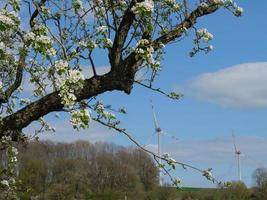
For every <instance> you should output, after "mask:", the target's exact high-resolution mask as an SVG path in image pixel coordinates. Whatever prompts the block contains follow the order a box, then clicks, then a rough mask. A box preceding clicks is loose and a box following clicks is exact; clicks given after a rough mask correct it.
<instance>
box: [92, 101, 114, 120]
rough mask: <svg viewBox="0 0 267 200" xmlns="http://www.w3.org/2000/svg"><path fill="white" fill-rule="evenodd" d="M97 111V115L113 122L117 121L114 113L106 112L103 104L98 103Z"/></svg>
mask: <svg viewBox="0 0 267 200" xmlns="http://www.w3.org/2000/svg"><path fill="white" fill-rule="evenodd" d="M95 110H96V112H97V114H99V115H100V116H101V117H103V118H104V119H108V120H113V119H116V116H115V114H114V113H112V112H108V111H106V110H105V107H104V105H103V103H102V102H97V104H96V107H95Z"/></svg>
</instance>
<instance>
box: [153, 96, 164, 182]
mask: <svg viewBox="0 0 267 200" xmlns="http://www.w3.org/2000/svg"><path fill="white" fill-rule="evenodd" d="M150 103H151V108H152V112H153V119H154V126H155V134H156V135H157V142H158V163H159V186H162V174H161V166H162V161H161V159H159V157H160V155H161V152H160V151H161V147H160V135H161V133H162V130H161V128H160V126H159V124H158V121H157V117H156V113H155V110H154V106H153V103H152V100H150Z"/></svg>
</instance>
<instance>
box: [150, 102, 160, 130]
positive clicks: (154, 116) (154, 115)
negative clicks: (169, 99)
mask: <svg viewBox="0 0 267 200" xmlns="http://www.w3.org/2000/svg"><path fill="white" fill-rule="evenodd" d="M150 103H151V108H152V113H153V119H154V125H155V130H157V129H158V128H159V124H158V120H157V117H156V113H155V110H154V106H153V103H152V100H150Z"/></svg>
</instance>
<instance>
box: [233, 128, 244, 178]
mask: <svg viewBox="0 0 267 200" xmlns="http://www.w3.org/2000/svg"><path fill="white" fill-rule="evenodd" d="M232 137H233V142H234V148H235V155H236V156H237V169H238V179H239V181H242V174H241V166H240V156H241V151H240V150H239V149H237V147H236V141H235V135H234V133H232Z"/></svg>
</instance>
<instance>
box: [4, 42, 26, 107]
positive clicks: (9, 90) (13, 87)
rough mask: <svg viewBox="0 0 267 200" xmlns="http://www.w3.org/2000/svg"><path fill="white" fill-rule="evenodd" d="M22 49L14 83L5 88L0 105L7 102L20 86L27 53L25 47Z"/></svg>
mask: <svg viewBox="0 0 267 200" xmlns="http://www.w3.org/2000/svg"><path fill="white" fill-rule="evenodd" d="M23 49H24V50H23V52H20V58H19V61H18V66H17V71H16V77H15V81H14V83H13V84H12V85H10V86H9V87H8V88H7V90H6V91H5V92H4V93H3V94H0V104H1V103H5V102H7V101H8V99H9V97H10V96H11V95H12V94H13V92H14V91H16V90H17V89H18V88H19V86H20V85H21V82H22V77H23V70H24V68H25V65H26V64H25V59H26V56H27V51H28V50H27V49H26V47H25V46H24V48H23Z"/></svg>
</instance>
